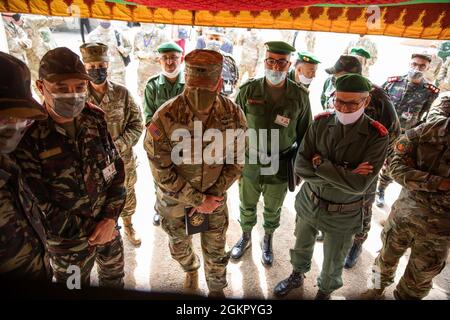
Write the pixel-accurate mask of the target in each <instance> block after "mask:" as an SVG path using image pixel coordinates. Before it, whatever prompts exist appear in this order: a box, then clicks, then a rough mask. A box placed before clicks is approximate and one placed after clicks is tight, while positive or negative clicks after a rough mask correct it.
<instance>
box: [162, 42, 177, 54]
mask: <svg viewBox="0 0 450 320" xmlns="http://www.w3.org/2000/svg"><path fill="white" fill-rule="evenodd" d="M156 50H158V52H159V53H164V52H171V51H176V52H180V53H182V52H183V49H182V48H181V47H180V46H179V45H178V44H176V43H175V42H164V43H161V44H160V45H159V46H158V48H157V49H156Z"/></svg>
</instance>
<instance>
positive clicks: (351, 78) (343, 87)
mask: <svg viewBox="0 0 450 320" xmlns="http://www.w3.org/2000/svg"><path fill="white" fill-rule="evenodd" d="M370 89H372V84H371V83H370V81H369V80H368V79H367V78H365V77H363V76H362V75H360V74H358V73H347V74H344V75H342V76H340V77H338V78H337V79H336V91H339V92H369V91H370Z"/></svg>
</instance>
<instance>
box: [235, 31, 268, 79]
mask: <svg viewBox="0 0 450 320" xmlns="http://www.w3.org/2000/svg"><path fill="white" fill-rule="evenodd" d="M239 45H241V47H242V53H241V60H240V62H239V81H238V82H239V83H241V81H242V77H243V76H244V74H246V73H248V78H249V79H251V78H254V77H255V75H256V68H257V66H258V65H259V63H261V62H262V58H263V56H264V41H263V39H262V37H261V35H260V34H259V31H258V30H257V29H247V32H246V33H244V34H243V35H242V36H241V39H240V40H239Z"/></svg>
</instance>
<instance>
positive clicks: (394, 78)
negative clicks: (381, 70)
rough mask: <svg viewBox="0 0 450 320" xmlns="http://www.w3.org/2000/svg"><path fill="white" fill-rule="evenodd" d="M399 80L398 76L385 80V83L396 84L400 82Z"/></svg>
mask: <svg viewBox="0 0 450 320" xmlns="http://www.w3.org/2000/svg"><path fill="white" fill-rule="evenodd" d="M401 79H402V77H399V76H395V77H389V78H388V79H387V82H398V81H400V80H401Z"/></svg>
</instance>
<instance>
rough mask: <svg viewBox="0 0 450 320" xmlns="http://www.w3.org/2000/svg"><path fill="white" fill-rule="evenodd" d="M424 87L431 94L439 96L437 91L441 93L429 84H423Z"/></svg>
mask: <svg viewBox="0 0 450 320" xmlns="http://www.w3.org/2000/svg"><path fill="white" fill-rule="evenodd" d="M424 87H425V88H427V89H428V90H430V91H431V92H432V93H435V94H439V91H441V90H440V89H439V88H438V87H436V86H434V85H432V84H431V83H426V84H424Z"/></svg>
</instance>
